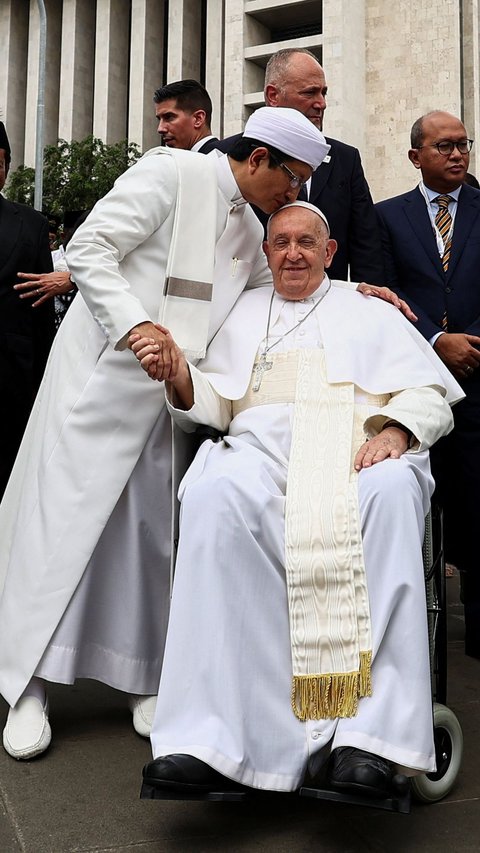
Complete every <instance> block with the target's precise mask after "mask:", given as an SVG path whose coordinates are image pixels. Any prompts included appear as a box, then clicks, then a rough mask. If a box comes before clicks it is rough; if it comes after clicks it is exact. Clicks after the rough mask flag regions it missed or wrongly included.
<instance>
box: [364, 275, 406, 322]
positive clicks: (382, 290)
mask: <svg viewBox="0 0 480 853" xmlns="http://www.w3.org/2000/svg"><path fill="white" fill-rule="evenodd" d="M357 290H358V291H359V293H363V295H364V296H376V297H377V298H378V299H383V300H384V301H385V302H390V303H391V304H392V305H394V306H395V308H398V310H399V311H401V312H402V314H404V315H405V317H406V318H407V320H411V321H412V322H413V323H415V322H416V321H417V320H418V317H417V315H416V314H414V313H413V311H412V309H411V308H410V306H409V305H408V303H407V302H405V300H404V299H400V297H399V296H397V294H396V293H395V291H393V290H390V288H389V287H380V285H378V284H367V282H365V281H362V282H360V284H357Z"/></svg>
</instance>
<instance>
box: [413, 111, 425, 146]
mask: <svg viewBox="0 0 480 853" xmlns="http://www.w3.org/2000/svg"><path fill="white" fill-rule="evenodd" d="M422 142H423V116H421V117H420V118H417V120H416V122H414V124H413V125H412V129H411V131H410V148H421V147H422Z"/></svg>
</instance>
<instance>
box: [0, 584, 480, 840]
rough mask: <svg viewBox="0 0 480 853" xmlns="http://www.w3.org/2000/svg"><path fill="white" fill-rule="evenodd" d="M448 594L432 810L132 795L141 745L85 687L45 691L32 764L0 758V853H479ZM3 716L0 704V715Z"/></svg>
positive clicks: (94, 688) (121, 706)
mask: <svg viewBox="0 0 480 853" xmlns="http://www.w3.org/2000/svg"><path fill="white" fill-rule="evenodd" d="M447 583H448V592H449V600H450V604H449V700H448V704H449V706H450V707H451V708H452V709H453V710H454V711H455V712H456V714H457V715H458V718H459V720H460V722H461V724H462V727H463V732H464V738H465V754H464V761H463V766H462V770H461V773H460V775H459V778H458V782H457V784H456V786H455V788H454V790H453V791H452V792H451V794H450V796H448V797H447V799H446V800H444V801H443V802H441V803H437V804H435V805H430V806H423V805H414V807H413V810H412V813H411V814H410V815H408V816H406V815H396V814H390V813H387V812H382V811H379V810H376V809H362V808H360V807H353V806H345V805H336V804H329V803H323V804H322V803H316V802H315V801H306V800H302V801H301V800H298V801H296V800H295V801H291V800H285V799H282V797H281V796H279V797H275V798H273V799H272V800H271V801H270V802H268V803H267V804H266V805H264V806H262V808H260V807H259V806H258V805H254V804H235V803H200V802H196V803H182V802H171V801H169V802H159V801H154V800H151V801H148V800H139V790H140V772H141V768H142V765H143V764H144V762H145V761H147V760H148V759H149V756H150V752H149V744H148V742H146V741H143V740H142V739H141V738H139V737H138V736H137V735H135V733H134V732H133V729H132V728H131V716H130V713H129V711H128V710H127V708H126V703H125V701H124V697H123V696H122V694H121V693H118V692H115V691H113V690H109V689H107V688H105V687H103V686H102V685H98V684H95V683H92V682H81V683H80V684H79V685H78V686H77V687H75V688H60V687H57V688H55V689H52V690H51V693H50V699H51V713H50V719H51V723H52V729H53V731H54V742H53V744H52V747H51V749H50V750H49V751H48V753H47V754H46V755H45V756H43V757H41V758H39V759H37V760H34V761H31V762H15V761H13V760H12V759H11V758H9V756H7V755H6V753H5V752H4V751H3V750H1V748H0V750H1V754H0V853H74V852H75V853H93V851H96V853H101V852H102V853H106V851H109V853H173V851H181V853H217V852H218V853H240V851H242V853H313V851H318V853H363V851H372V853H383V851H388V853H396V851H402V853H403V851H408V853H430V851H432V853H433V851H436V853H460V852H462V853H467V852H468V853H470V852H471V853H473V851H475V853H477V851H479V850H480V772H479V769H478V768H479V767H480V713H479V712H480V689H479V687H480V678H479V676H480V662H478V661H475V660H472V659H470V658H466V657H465V656H464V655H463V649H462V631H463V625H462V616H461V608H460V606H459V605H458V603H457V601H458V583H457V578H452V579H450V580H448V582H447ZM4 712H5V713H6V706H5V705H4V703H1V704H0V720H2V724H3V719H4V716H5V713H4Z"/></svg>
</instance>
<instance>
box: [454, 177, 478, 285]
mask: <svg viewBox="0 0 480 853" xmlns="http://www.w3.org/2000/svg"><path fill="white" fill-rule="evenodd" d="M479 213H480V194H477V193H472V192H471V191H470V187H468V186H464V187H462V190H461V192H460V195H459V197H458V206H457V212H456V215H455V222H454V226H453V240H452V252H451V255H450V262H449V264H448V270H447V281H448V280H449V278H450V277H451V276H452V275H453V272H454V270H455V267H456V265H457V263H458V261H459V259H460V256H461V254H462V252H463V249H464V247H465V243H466V242H467V240H468V238H469V236H470V232H471V230H472V228H473V224H474V222H475V221H476V220H477V217H478V214H479Z"/></svg>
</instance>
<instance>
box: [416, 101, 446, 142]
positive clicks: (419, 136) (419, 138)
mask: <svg viewBox="0 0 480 853" xmlns="http://www.w3.org/2000/svg"><path fill="white" fill-rule="evenodd" d="M441 112H443V111H442V110H430V111H429V112H428V113H425V115H423V116H420V118H417V120H416V121H415V122H414V123H413V125H412V129H411V131H410V148H421V147H422V143H423V139H424V136H423V122H424V121H425V119H426V118H430V116H434V115H438V113H441Z"/></svg>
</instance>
